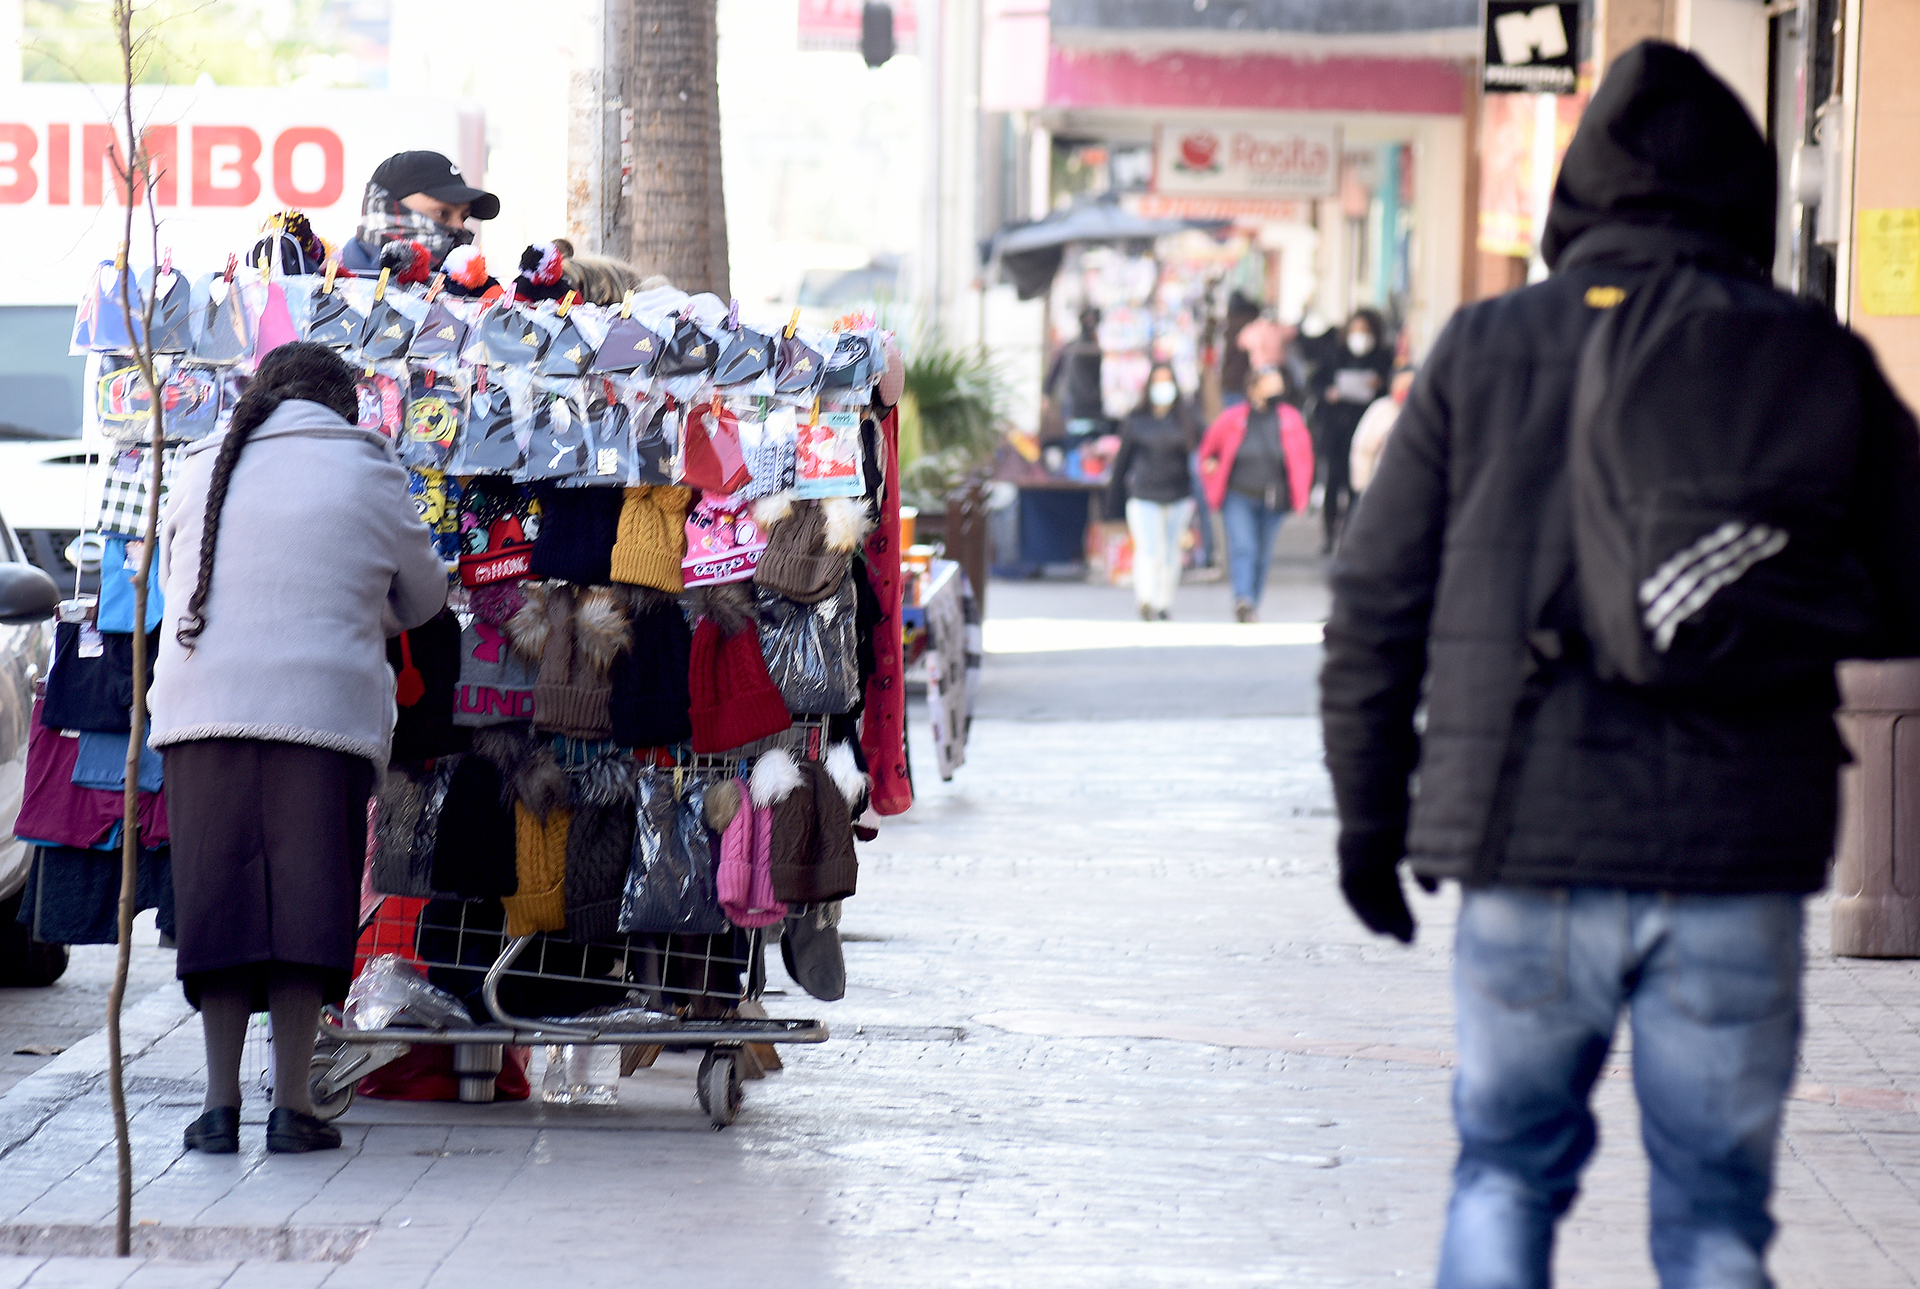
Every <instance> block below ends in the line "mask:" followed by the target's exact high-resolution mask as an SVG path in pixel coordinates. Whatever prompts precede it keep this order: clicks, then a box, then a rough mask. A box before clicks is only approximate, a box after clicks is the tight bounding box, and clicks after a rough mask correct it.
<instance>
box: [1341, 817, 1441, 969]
mask: <svg viewBox="0 0 1920 1289" xmlns="http://www.w3.org/2000/svg"><path fill="white" fill-rule="evenodd" d="M1401 837H1402V833H1401V832H1400V831H1399V830H1394V831H1392V832H1390V833H1388V834H1385V835H1382V834H1377V833H1375V834H1355V833H1352V832H1347V833H1343V834H1342V835H1341V837H1340V893H1341V894H1342V895H1344V896H1346V899H1347V906H1348V907H1349V908H1351V909H1352V910H1353V912H1354V916H1356V917H1358V918H1359V919H1360V921H1361V922H1362V923H1364V924H1365V925H1366V927H1367V929H1368V930H1369V931H1373V932H1375V933H1377V934H1379V935H1390V936H1392V937H1393V938H1394V939H1396V940H1398V941H1400V943H1402V944H1412V943H1413V930H1414V921H1413V911H1412V910H1411V909H1409V908H1408V907H1407V897H1406V893H1405V891H1403V890H1402V889H1401V886H1400V873H1399V864H1400V857H1401V855H1402V853H1403V852H1404V849H1405V847H1404V844H1403V842H1402V840H1401ZM1419 882H1420V885H1421V887H1422V888H1424V889H1425V890H1427V891H1429V892H1431V891H1432V890H1434V888H1435V886H1436V885H1437V883H1434V882H1433V881H1432V880H1431V879H1429V878H1424V877H1423V878H1420V879H1419Z"/></svg>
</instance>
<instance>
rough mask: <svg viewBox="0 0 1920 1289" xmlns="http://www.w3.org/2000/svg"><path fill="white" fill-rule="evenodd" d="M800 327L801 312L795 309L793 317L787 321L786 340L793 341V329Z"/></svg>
mask: <svg viewBox="0 0 1920 1289" xmlns="http://www.w3.org/2000/svg"><path fill="white" fill-rule="evenodd" d="M799 325H800V310H798V309H795V310H794V311H793V316H792V317H791V318H788V319H787V331H786V338H787V339H788V340H792V339H793V329H794V328H795V327H797V326H799Z"/></svg>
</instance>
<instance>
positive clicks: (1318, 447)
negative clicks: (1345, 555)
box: [1312, 309, 1393, 553]
mask: <svg viewBox="0 0 1920 1289" xmlns="http://www.w3.org/2000/svg"><path fill="white" fill-rule="evenodd" d="M1392 371H1393V346H1392V345H1390V344H1388V343H1387V329H1386V324H1385V322H1383V321H1382V320H1381V317H1380V315H1379V313H1377V312H1375V311H1374V310H1372V309H1360V310H1358V311H1356V312H1355V313H1354V315H1353V316H1352V317H1351V318H1349V319H1347V325H1346V327H1345V328H1344V329H1343V330H1342V332H1341V335H1340V347H1339V348H1338V349H1336V350H1334V351H1333V352H1332V353H1331V354H1330V355H1329V356H1328V357H1326V358H1325V359H1324V360H1322V362H1321V363H1320V366H1319V367H1318V368H1317V369H1315V371H1314V375H1313V390H1312V394H1313V400H1314V404H1313V447H1314V452H1315V454H1316V455H1318V457H1319V458H1320V482H1321V483H1322V485H1323V486H1324V491H1323V493H1322V496H1321V500H1320V520H1321V523H1323V524H1324V525H1325V526H1326V538H1325V542H1324V544H1323V547H1322V549H1324V550H1325V551H1327V552H1328V553H1331V552H1332V550H1333V547H1334V543H1335V542H1337V541H1339V540H1340V527H1341V525H1342V524H1344V523H1345V522H1346V518H1347V510H1348V508H1349V507H1350V506H1351V505H1352V504H1353V483H1352V478H1351V476H1350V474H1349V473H1348V466H1347V461H1348V457H1349V455H1350V454H1351V453H1352V451H1353V432H1354V430H1355V429H1357V428H1359V425H1360V418H1361V417H1362V416H1365V415H1366V414H1367V408H1368V407H1369V406H1371V405H1372V403H1373V400H1374V399H1376V398H1378V397H1380V396H1381V395H1382V394H1384V393H1386V392H1387V377H1388V376H1389V374H1391V373H1392Z"/></svg>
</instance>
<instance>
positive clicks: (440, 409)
mask: <svg viewBox="0 0 1920 1289" xmlns="http://www.w3.org/2000/svg"><path fill="white" fill-rule="evenodd" d="M466 411H467V387H466V380H465V378H464V377H458V376H442V375H440V374H439V373H438V372H434V371H431V370H420V371H415V372H413V373H412V375H411V377H410V380H409V387H408V393H407V420H406V433H405V434H404V435H403V436H402V437H401V439H400V463H401V464H402V465H409V466H413V467H415V468H419V469H434V470H444V469H445V468H446V465H447V461H448V459H449V458H450V457H452V455H453V445H454V441H455V440H456V439H457V438H458V437H459V435H460V429H461V423H462V422H463V421H464V420H465V419H466Z"/></svg>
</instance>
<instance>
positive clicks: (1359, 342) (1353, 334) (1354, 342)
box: [1347, 331, 1373, 358]
mask: <svg viewBox="0 0 1920 1289" xmlns="http://www.w3.org/2000/svg"><path fill="white" fill-rule="evenodd" d="M1347 352H1348V353H1350V354H1352V355H1353V356H1354V357H1355V358H1365V357H1366V356H1367V355H1368V354H1370V353H1372V352H1373V333H1372V332H1371V331H1349V332H1348V333H1347Z"/></svg>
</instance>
